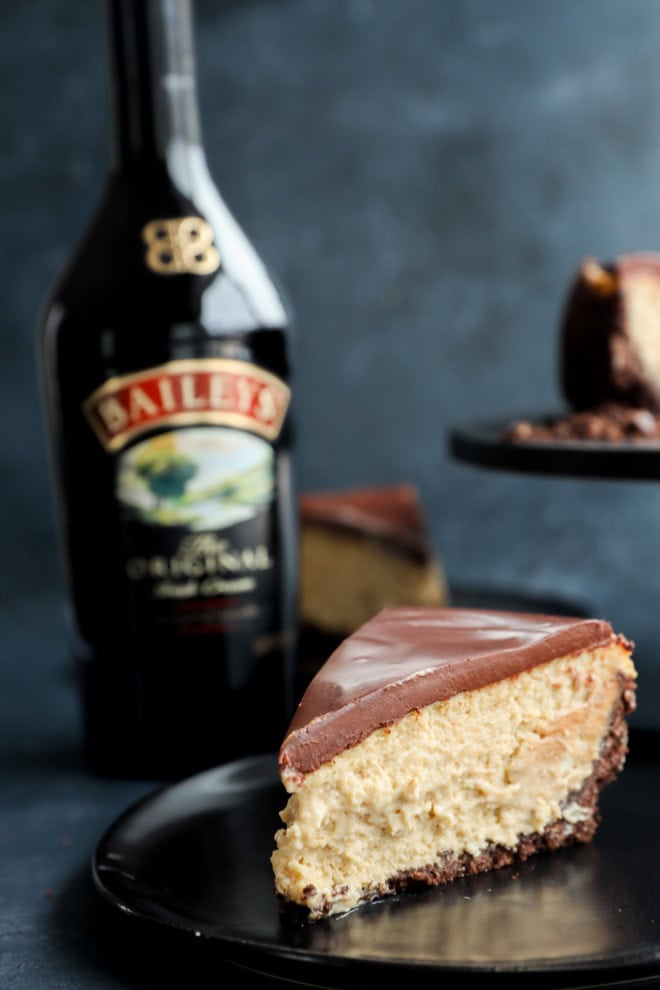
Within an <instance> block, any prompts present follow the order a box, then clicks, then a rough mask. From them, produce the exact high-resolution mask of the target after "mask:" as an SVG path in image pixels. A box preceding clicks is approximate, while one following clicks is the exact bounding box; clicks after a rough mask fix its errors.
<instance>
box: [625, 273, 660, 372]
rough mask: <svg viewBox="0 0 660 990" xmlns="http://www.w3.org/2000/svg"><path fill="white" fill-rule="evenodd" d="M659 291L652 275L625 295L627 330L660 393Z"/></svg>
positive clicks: (639, 280) (641, 277)
mask: <svg viewBox="0 0 660 990" xmlns="http://www.w3.org/2000/svg"><path fill="white" fill-rule="evenodd" d="M659 307H660V289H659V288H658V282H657V278H656V277H655V276H653V275H642V274H639V275H637V277H636V278H635V282H634V291H632V292H629V293H627V295H626V319H627V329H628V335H629V337H630V340H631V341H632V345H633V349H634V350H635V351H636V352H637V354H638V356H639V359H640V360H641V362H642V367H643V369H644V373H645V374H646V375H648V376H649V378H651V380H652V382H653V385H654V387H655V388H658V389H660V321H659V320H658V312H660V309H659Z"/></svg>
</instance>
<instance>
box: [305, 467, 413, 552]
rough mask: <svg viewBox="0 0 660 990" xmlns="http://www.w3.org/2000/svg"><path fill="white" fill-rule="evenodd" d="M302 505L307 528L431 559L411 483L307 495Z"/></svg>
mask: <svg viewBox="0 0 660 990" xmlns="http://www.w3.org/2000/svg"><path fill="white" fill-rule="evenodd" d="M299 504H300V518H301V521H302V523H303V524H304V523H316V524H318V525H322V526H330V527H333V528H336V529H342V530H350V531H352V532H356V533H360V534H363V535H366V536H370V537H373V538H376V539H379V540H385V541H387V542H388V543H391V544H392V545H393V546H394V547H396V548H397V549H399V550H404V551H407V552H408V553H411V554H414V555H415V557H417V558H420V559H421V560H426V559H427V558H429V557H430V555H431V551H430V549H429V544H428V535H427V532H426V524H425V520H424V517H423V514H422V510H421V507H420V504H419V498H418V495H417V490H416V489H415V487H414V486H413V485H411V484H409V483H407V482H402V483H401V484H397V485H383V486H373V487H370V486H364V487H359V488H349V489H345V490H337V491H324V492H310V493H305V494H303V495H301V497H300V503H299Z"/></svg>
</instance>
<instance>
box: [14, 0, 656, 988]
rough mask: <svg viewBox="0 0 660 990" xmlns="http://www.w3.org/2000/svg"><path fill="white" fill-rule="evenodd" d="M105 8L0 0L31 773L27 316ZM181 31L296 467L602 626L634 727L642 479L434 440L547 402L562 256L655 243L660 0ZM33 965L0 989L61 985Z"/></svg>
mask: <svg viewBox="0 0 660 990" xmlns="http://www.w3.org/2000/svg"><path fill="white" fill-rule="evenodd" d="M101 9H102V8H101V6H100V4H99V3H98V2H92V3H85V2H80V0H78V2H77V0H0V134H1V135H2V137H1V145H0V190H1V193H0V196H1V199H0V203H1V206H0V208H1V210H2V214H1V216H2V226H1V228H0V229H1V235H0V272H1V273H2V291H1V292H0V327H1V334H0V355H1V359H0V422H2V431H1V432H0V469H1V470H0V478H1V487H0V508H1V510H2V511H1V512H0V555H1V559H2V567H1V570H0V582H1V583H0V592H1V599H0V621H1V622H2V626H1V627H0V643H2V647H0V653H1V654H2V660H1V662H0V669H1V670H2V683H3V691H7V697H11V698H12V701H11V705H10V706H9V707H8V709H7V711H6V712H5V714H3V717H2V733H3V738H2V740H1V744H2V747H3V751H4V752H5V753H7V754H10V758H11V760H12V761H13V764H12V765H13V766H18V765H20V762H21V760H22V761H23V763H24V764H25V766H28V767H31V768H32V770H33V771H34V773H35V774H36V773H39V772H42V771H43V767H44V765H45V764H44V762H43V760H44V759H45V757H44V753H45V751H46V750H48V751H49V753H50V754H51V757H52V759H53V760H55V757H54V756H53V755H52V754H53V753H56V752H58V746H59V745H60V744H61V745H62V746H63V747H64V748H66V746H70V747H75V739H76V738H77V737H76V736H75V734H73V733H74V730H73V729H70V727H69V722H68V721H66V723H63V722H61V721H59V720H61V719H64V717H65V716H64V715H63V714H62V713H66V719H69V715H71V718H73V712H74V708H75V698H74V696H73V686H72V684H69V682H68V681H66V679H63V678H65V675H64V673H61V672H62V671H63V670H64V669H65V664H66V653H65V646H64V632H63V621H64V618H63V610H61V608H62V606H61V599H60V577H59V570H58V563H57V556H56V540H55V532H54V525H53V516H52V510H51V502H50V491H49V487H48V476H47V468H46V457H45V450H44V444H43V437H42V422H41V409H40V406H39V397H38V391H37V382H36V374H35V365H34V332H35V324H36V318H37V312H38V308H39V305H40V301H41V299H42V297H43V294H44V292H45V291H46V288H47V287H48V285H49V283H50V281H51V279H52V278H53V277H54V275H55V274H56V273H57V271H58V270H59V268H60V265H61V264H62V263H63V262H64V261H65V259H66V258H67V256H68V253H69V252H70V250H71V249H72V247H73V246H74V244H75V242H76V239H77V237H78V235H79V234H80V232H81V230H82V227H83V225H84V224H85V223H86V221H87V219H88V218H89V215H90V213H91V211H92V209H93V207H94V205H95V204H96V201H97V197H98V194H99V192H100V189H101V185H102V182H103V178H104V173H105V168H106V163H107V151H108V138H107V102H108V101H107V91H106V76H105V50H104V39H103V34H102V18H101ZM196 30H197V41H198V74H199V88H200V99H201V105H202V120H203V127H204V132H205V136H206V143H207V152H208V158H209V161H210V164H211V167H212V171H213V173H214V176H215V178H216V180H217V182H218V185H219V186H220V188H221V189H222V191H223V193H224V195H225V198H226V200H227V202H228V203H229V205H230V207H231V208H232V209H233V211H234V212H235V214H236V215H237V217H238V218H239V219H240V221H241V222H242V224H243V226H244V227H245V229H246V230H247V232H248V233H249V234H250V236H251V237H252V239H253V241H254V243H255V244H256V245H257V246H258V248H259V250H260V252H261V254H262V256H263V257H264V258H265V260H266V261H267V262H268V263H269V265H270V266H271V267H272V269H273V270H274V272H275V273H276V274H277V276H278V277H279V278H280V279H281V281H282V282H283V284H284V286H285V287H286V289H287V292H288V295H289V297H290V299H291V301H292V304H293V306H294V309H295V312H296V336H295V359H296V378H295V388H296V405H297V415H298V471H299V480H300V484H301V487H303V488H319V487H342V486H346V485H351V484H359V483H366V482H369V483H381V482H382V483H385V482H390V481H400V480H408V481H412V482H414V483H416V484H417V485H418V487H419V489H420V493H421V496H422V498H423V501H424V504H425V507H426V510H427V513H428V515H429V519H430V522H431V526H432V532H433V538H434V542H435V545H436V548H437V550H438V553H439V554H440V555H441V556H442V559H443V562H444V565H445V569H446V571H447V574H448V577H449V580H450V582H451V583H452V584H455V585H457V586H458V585H460V586H470V585H475V586H487V587H492V588H496V589H497V588H506V589H514V590H516V591H520V592H525V593H528V594H533V595H541V596H544V595H548V596H551V597H564V598H566V599H567V600H570V601H576V602H578V603H583V604H585V605H586V606H587V607H588V608H589V609H590V610H591V611H592V612H594V613H597V614H600V615H603V616H605V617H607V618H609V619H611V620H612V622H613V623H614V624H615V626H616V627H617V628H618V629H619V630H620V631H622V632H624V633H625V634H626V635H627V636H629V637H630V638H632V639H634V640H635V641H636V643H637V646H638V666H639V670H640V685H639V713H638V716H637V718H638V721H639V723H640V724H642V725H658V723H659V722H660V714H659V713H660V656H658V655H657V654H658V647H657V641H658V628H657V627H658V618H659V611H660V610H659V608H658V600H659V592H660V568H659V567H658V560H659V556H660V491H659V489H658V486H657V484H655V483H651V482H608V481H597V480H590V481H584V480H583V481H578V480H571V479H561V478H547V477H541V476H523V475H517V474H514V473H511V474H509V473H502V472H496V471H488V470H482V469H479V468H475V467H472V466H469V465H466V464H462V463H458V462H455V461H453V460H452V459H451V457H450V456H449V455H448V452H447V433H448V430H449V429H450V427H451V426H452V425H453V424H455V423H463V422H466V421H470V420H473V419H479V418H483V417H492V416H495V417H497V416H500V415H505V416H507V415H509V414H511V415H514V414H517V413H520V412H525V411H528V410H532V411H534V410H539V411H545V410H546V409H548V408H556V407H557V406H558V405H560V404H561V395H560V393H559V390H558V383H557V376H556V358H557V339H558V320H559V314H560V310H561V306H562V303H563V299H564V294H565V292H566V289H567V285H568V282H569V279H570V278H571V277H572V275H573V272H574V270H575V268H576V267H577V265H578V264H579V262H580V260H581V259H582V257H583V256H584V255H586V254H594V255H596V256H597V257H599V258H601V259H607V258H611V257H613V256H615V255H617V254H621V253H625V252H627V251H634V250H656V249H660V4H657V3H654V2H652V0H554V2H552V3H541V2H534V0H532V2H529V0H241V2H239V0H235V2H227V0H224V2H223V0H198V2H197V6H196ZM53 682H55V683H56V684H57V690H56V691H55V693H54V694H53V695H52V696H51V695H48V694H47V693H46V685H51V684H52V683H53ZM48 690H50V688H48ZM12 692H13V693H12ZM55 702H56V703H55ZM64 724H65V728H63V727H62V726H63V725H64ZM71 725H73V722H71ZM74 751H75V750H74ZM17 754H18V755H17ZM40 759H41V760H42V762H41V764H40V763H39V760H40ZM17 760H18V763H17V762H16V761H17ZM39 768H40V769H39ZM84 780H85V778H84V776H83V775H82V774H81V776H80V779H79V780H77V782H76V785H75V786H78V785H80V786H83V787H87V786H89V787H91V788H95V787H96V786H97V785H96V784H92V783H90V784H84V785H83V784H82V783H81V782H82V781H84ZM62 787H63V790H64V791H65V793H66V794H67V795H69V794H70V791H71V789H72V788H74V785H72V784H71V783H70V782H68V783H66V784H62ZM15 788H16V790H15V793H16V794H21V795H22V794H24V793H26V792H27V788H28V784H27V783H26V784H25V785H21V784H19V783H18V782H16V784H15ZM21 788H23V789H21ZM74 789H75V788H74ZM99 793H100V792H99ZM131 793H132V792H131ZM94 794H95V795H96V798H94V800H97V804H96V805H95V807H96V809H97V810H96V817H94V815H92V816H91V818H90V826H89V828H90V831H89V834H87V833H85V834H86V835H87V839H88V840H89V841H91V837H92V835H95V834H96V833H97V830H98V828H99V827H100V826H101V824H102V823H104V822H105V823H107V822H109V820H110V819H111V818H112V817H113V815H114V811H115V805H113V806H112V809H110V807H109V806H108V805H106V804H103V802H102V801H101V798H100V797H99V796H98V794H97V792H96V791H94ZM127 798H128V792H126V793H124V792H122V793H121V794H117V795H116V810H117V811H119V809H120V807H121V804H122V802H123V801H124V800H125V799H127ZM1 800H2V799H1V798H0V801H1ZM19 803H20V802H19ZM25 807H26V808H27V809H28V812H29V809H30V806H29V805H26V806H25ZM42 810H43V809H42ZM42 810H40V811H39V815H41V814H42ZM30 813H32V814H34V815H36V814H37V812H36V811H34V810H33V811H32V812H30ZM71 815H72V816H73V817H74V818H75V813H74V812H73V811H72V812H71ZM19 821H20V819H17V820H16V827H17V828H19V827H20V826H19ZM39 821H40V822H41V821H42V819H41V817H40V818H39ZM35 827H36V826H35ZM43 827H44V826H43V824H41V825H40V826H39V828H43ZM71 827H73V826H71ZM40 834H42V833H40ZM1 838H2V836H1V835H0V839H1ZM57 843H58V839H57V838H56V837H55V836H54V837H53V844H54V846H57V848H58V849H59V848H60V847H59V846H58V845H57ZM60 853H61V855H63V856H64V855H70V853H66V850H65V851H64V852H62V850H61V849H60ZM39 862H40V861H38V860H35V863H34V865H35V867H36V866H38V865H39ZM66 869H68V867H66V866H65V864H64V863H63V864H62V870H63V873H62V875H63V876H64V875H66V872H65V871H66ZM44 882H46V881H44ZM15 887H16V890H17V891H22V890H23V886H22V884H21V882H20V880H19V878H18V877H15ZM26 911H28V913H29V908H28V907H26ZM1 934H2V932H0V935H1ZM56 955H57V954H56ZM37 958H38V957H37ZM50 962H51V960H50V957H48V958H47V960H46V962H43V964H39V963H38V962H34V963H33V969H32V970H28V971H27V977H26V981H25V982H24V983H23V982H21V979H20V977H19V976H14V982H7V983H6V984H3V986H4V985H7V986H16V987H23V986H25V987H28V986H30V987H33V986H36V985H37V984H38V985H39V986H41V987H45V986H53V987H55V986H64V985H65V984H66V981H65V980H64V979H63V981H62V982H61V983H60V982H57V977H52V978H51V982H48V974H49V973H50V972H51V969H50ZM46 963H48V965H47V964H46ZM9 972H14V973H16V970H15V969H14V970H10V971H9ZM8 979H10V978H8ZM74 982H75V980H74ZM66 985H68V984H66ZM76 985H81V984H80V983H77V984H76ZM101 985H102V986H106V985H107V986H114V985H115V984H114V982H107V983H106V982H103V983H97V984H96V986H101Z"/></svg>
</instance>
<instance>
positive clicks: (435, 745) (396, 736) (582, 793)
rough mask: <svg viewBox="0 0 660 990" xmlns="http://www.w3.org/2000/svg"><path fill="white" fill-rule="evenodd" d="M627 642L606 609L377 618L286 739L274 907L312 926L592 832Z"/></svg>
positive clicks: (627, 691)
mask: <svg viewBox="0 0 660 990" xmlns="http://www.w3.org/2000/svg"><path fill="white" fill-rule="evenodd" d="M632 650H633V645H632V643H630V642H629V641H628V640H626V639H625V638H624V637H623V636H621V635H618V634H616V633H615V632H614V631H613V629H612V627H611V625H610V624H609V623H608V622H606V621H603V620H599V619H575V618H567V617H558V616H546V615H531V614H526V613H512V612H503V611H493V610H473V609H456V608H451V607H445V608H415V607H400V608H392V609H386V610H384V611H383V612H380V613H379V614H378V615H377V616H375V617H374V618H373V619H371V620H370V621H369V622H367V623H366V624H365V625H364V626H363V627H362V628H361V629H359V630H358V631H357V632H356V633H354V634H353V635H352V636H350V637H348V639H346V640H345V641H344V643H342V645H341V646H340V647H339V648H338V649H337V650H336V651H335V652H334V654H333V655H332V656H331V657H330V658H329V659H328V661H327V663H326V664H325V665H324V666H323V667H322V668H321V670H320V671H319V672H318V674H317V675H316V677H315V678H314V679H313V680H312V682H311V683H310V685H309V686H308V688H307V691H306V692H305V694H304V696H303V698H302V700H301V702H300V704H299V706H298V709H297V711H296V714H295V715H294V718H293V721H292V723H291V726H290V728H289V730H288V732H287V734H286V736H285V738H284V740H283V742H282V746H281V749H280V752H279V768H280V776H281V780H282V784H283V786H284V788H285V790H286V791H287V792H288V794H289V798H288V802H287V804H286V807H285V808H284V810H283V811H282V812H281V818H282V821H283V826H284V827H283V828H281V829H279V830H278V831H277V833H276V836H275V849H274V851H273V854H272V858H271V862H272V867H273V872H274V880H275V892H276V894H277V896H278V898H279V900H280V902H281V904H282V905H283V906H284V907H285V908H288V909H289V910H293V912H294V914H298V915H302V917H303V919H305V920H308V921H315V920H317V919H319V918H322V917H327V916H331V915H337V914H341V913H344V912H346V911H349V910H351V909H353V908H355V907H357V906H359V905H361V904H364V903H367V902H369V901H372V900H375V899H378V898H383V897H388V896H392V895H394V894H399V893H402V892H404V891H406V890H408V889H409V888H414V887H418V886H429V885H433V886H434V885H439V884H443V883H447V882H450V881H452V880H454V879H456V878H457V877H462V876H466V875H469V874H474V873H481V872H484V871H487V870H492V869H498V868H501V867H504V866H507V865H509V864H511V863H515V862H520V861H523V860H526V859H527V858H528V857H529V856H531V855H533V854H535V853H538V852H541V851H550V850H557V849H559V848H561V847H563V846H568V845H571V844H575V843H586V842H589V841H591V839H592V838H593V836H594V834H595V832H596V829H597V827H598V824H599V821H600V811H599V796H600V793H601V791H602V789H603V787H604V786H605V785H606V784H608V783H609V782H611V781H613V780H614V779H615V778H616V776H617V775H618V774H619V772H620V771H621V770H622V768H623V766H624V763H625V759H626V755H627V752H628V726H627V720H626V717H627V715H628V714H629V713H630V712H632V711H633V710H634V708H635V689H636V671H635V667H634V664H633V660H632Z"/></svg>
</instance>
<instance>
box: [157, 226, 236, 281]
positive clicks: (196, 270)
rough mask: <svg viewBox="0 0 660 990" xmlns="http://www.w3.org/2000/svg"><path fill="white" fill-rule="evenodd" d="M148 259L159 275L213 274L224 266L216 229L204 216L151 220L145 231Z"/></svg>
mask: <svg viewBox="0 0 660 990" xmlns="http://www.w3.org/2000/svg"><path fill="white" fill-rule="evenodd" d="M142 239H143V240H144V242H145V244H146V245H147V251H146V256H145V260H146V262H147V265H148V267H149V268H151V270H152V271H153V272H156V273H157V274H158V275H180V274H181V273H182V272H188V273H189V274H191V275H210V274H211V272H214V271H216V269H217V268H219V267H220V253H219V251H218V249H217V248H216V247H215V245H214V244H213V230H212V229H211V227H210V225H209V224H208V223H207V222H206V220H202V218H201V217H175V218H174V219H163V220H151V221H150V223H148V224H145V226H144V227H143V228H142Z"/></svg>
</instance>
